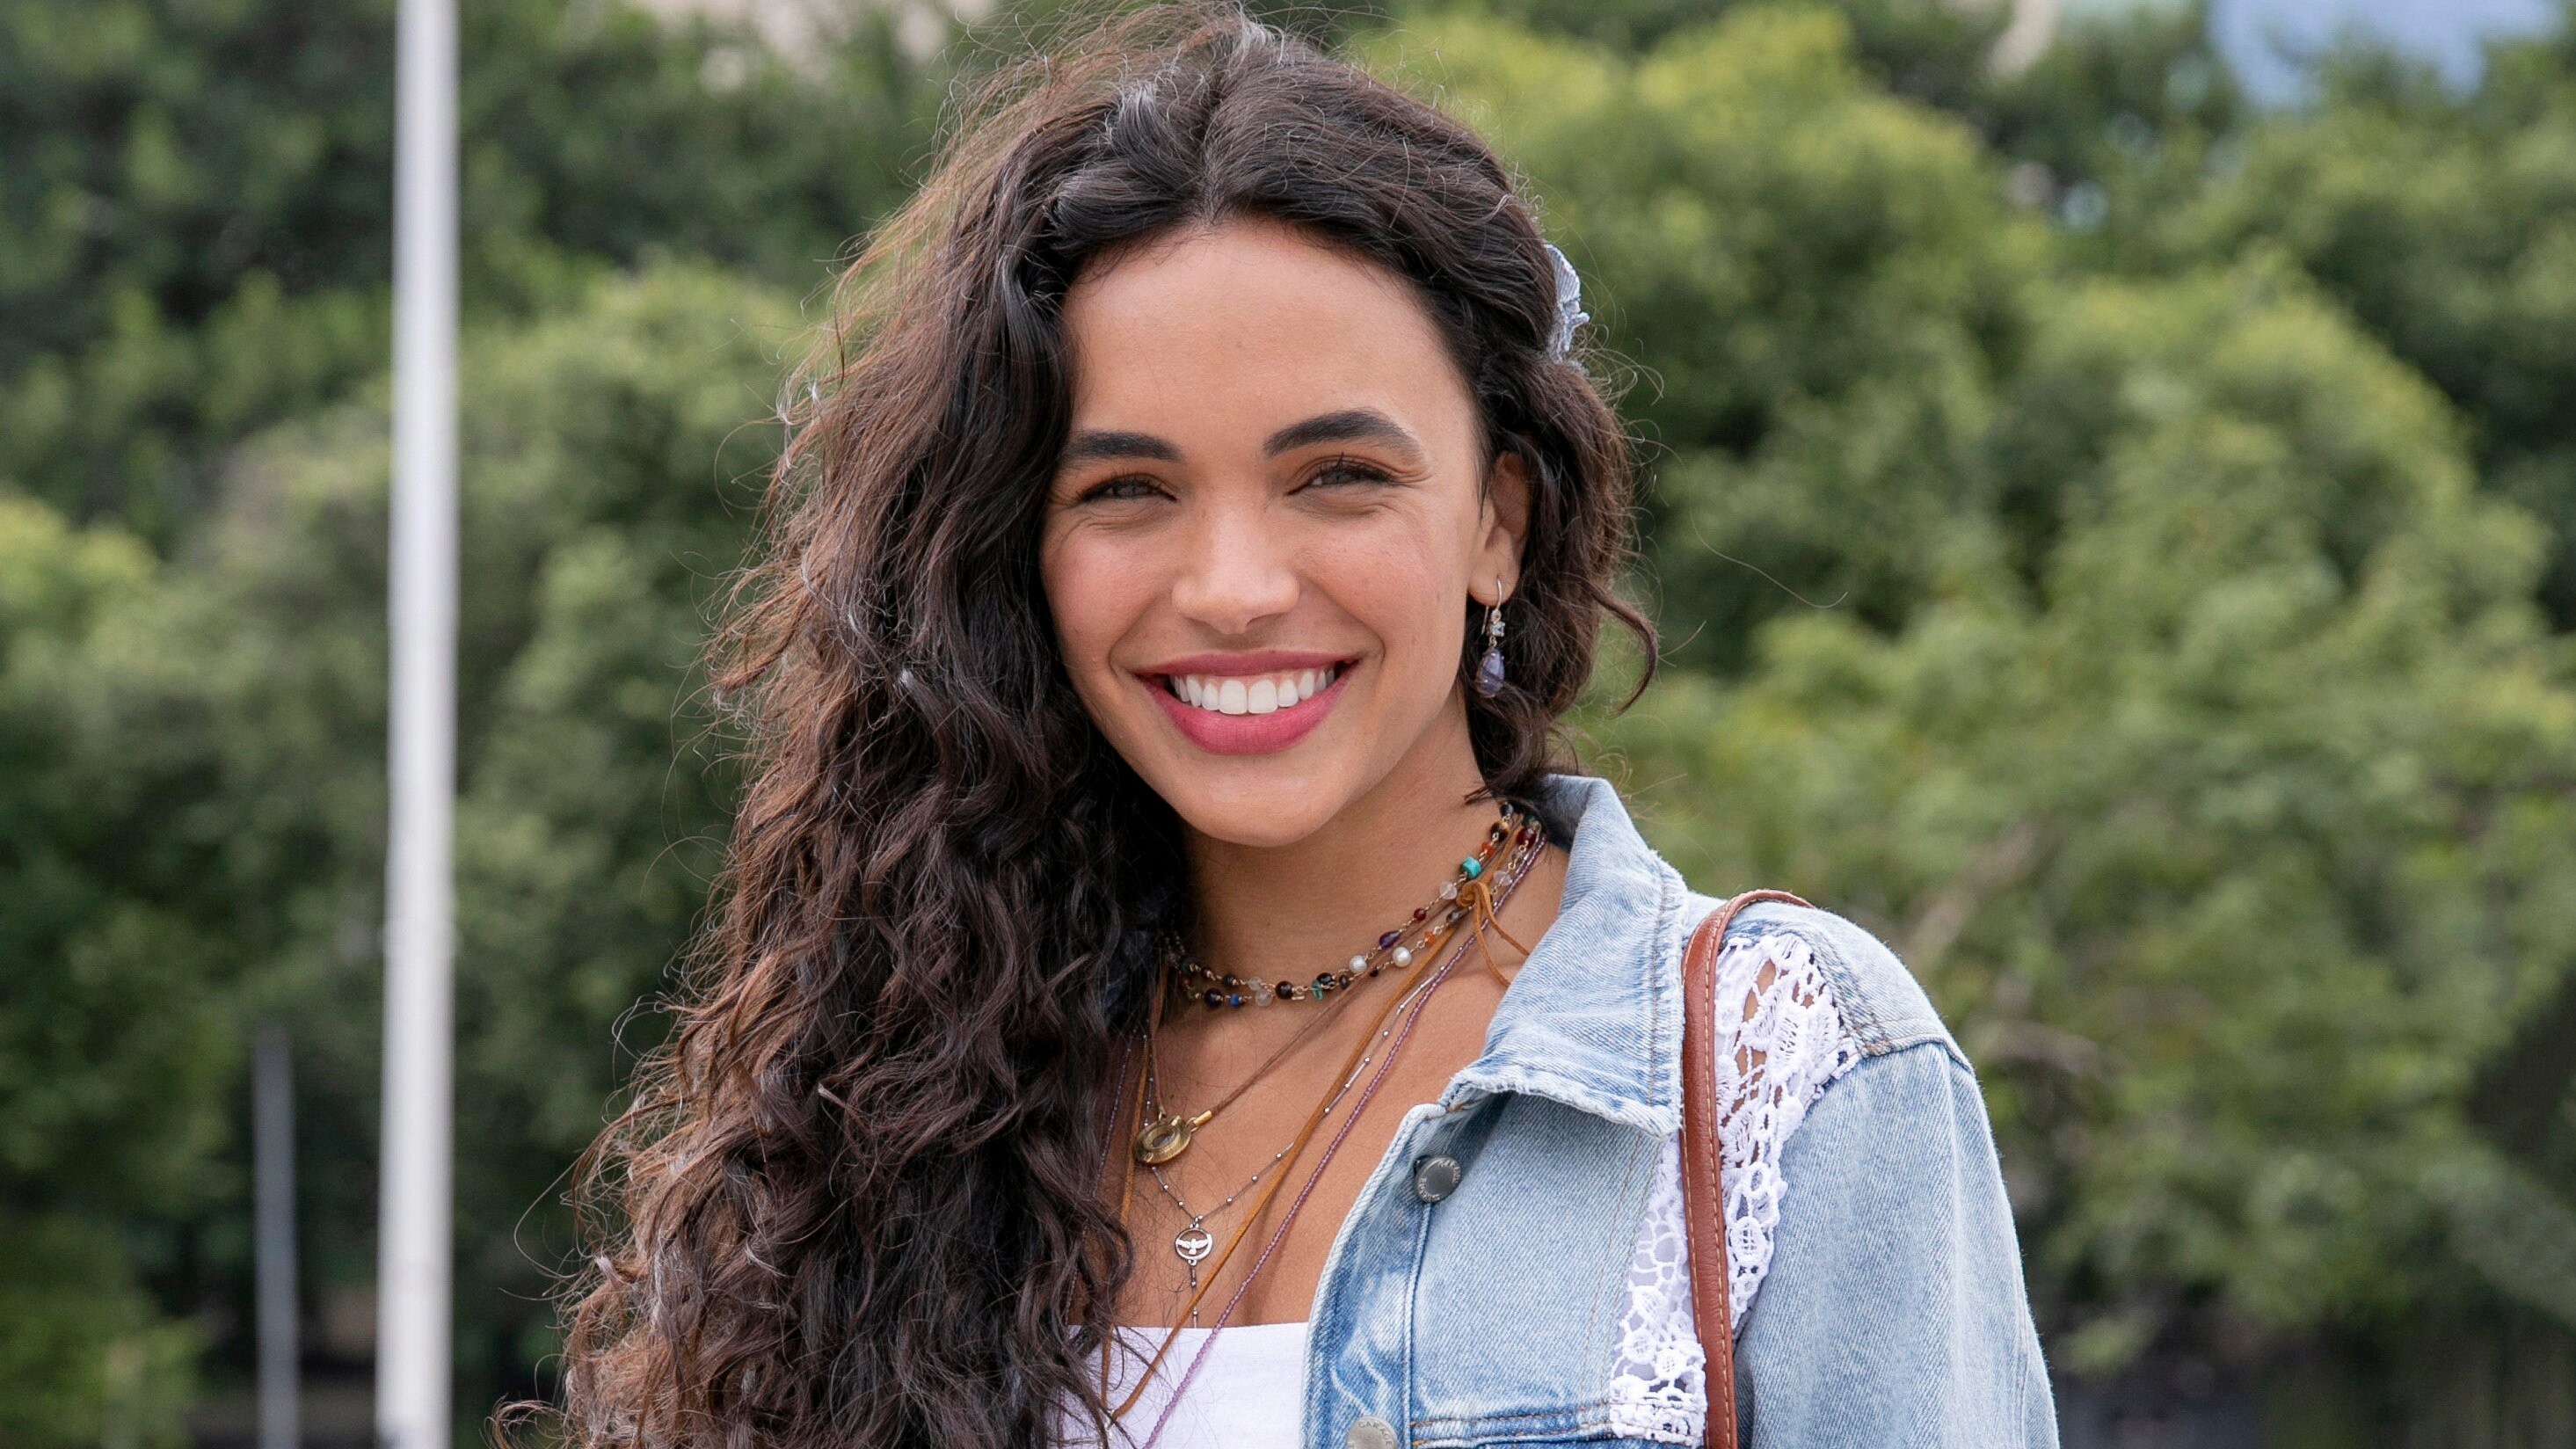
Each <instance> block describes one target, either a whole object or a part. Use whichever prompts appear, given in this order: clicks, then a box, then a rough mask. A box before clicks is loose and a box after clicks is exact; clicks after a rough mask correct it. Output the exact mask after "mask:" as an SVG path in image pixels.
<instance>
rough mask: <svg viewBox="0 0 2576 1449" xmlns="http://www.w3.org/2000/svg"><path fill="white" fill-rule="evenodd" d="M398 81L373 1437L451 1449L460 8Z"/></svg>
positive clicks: (396, 1447)
mask: <svg viewBox="0 0 2576 1449" xmlns="http://www.w3.org/2000/svg"><path fill="white" fill-rule="evenodd" d="M395 44H396V50H395V56H396V59H395V67H394V69H395V77H394V438H393V539H392V559H391V568H390V574H391V579H390V589H389V595H390V597H389V599H388V601H387V602H388V604H389V606H390V608H391V612H392V635H393V680H392V684H393V697H392V711H391V729H390V735H391V738H390V740H389V744H390V747H391V754H392V760H391V768H390V771H389V774H390V783H391V786H392V792H391V793H392V806H393V817H392V820H391V822H390V828H389V830H388V832H387V834H388V841H389V846H390V849H389V851H388V853H387V859H386V862H385V1079H384V1093H385V1101H384V1128H383V1135H384V1141H383V1144H382V1152H383V1185H382V1202H381V1204H380V1212H381V1224H382V1226H381V1229H380V1235H379V1238H378V1241H377V1248H376V1294H377V1309H376V1313H377V1319H376V1437H377V1441H378V1442H379V1443H380V1444H382V1445H384V1446H386V1449H448V1446H449V1437H448V1434H449V1430H448V1414H449V1403H448V1396H449V1391H450V1390H449V1363H448V1354H449V1348H448V1312H449V1305H448V1293H449V1286H448V1285H449V1281H450V1279H449V1275H450V1271H451V1267H450V1261H449V1255H450V1242H449V1239H450V1232H451V1227H450V1222H451V1218H450V1213H451V1209H450V1205H449V1195H450V1192H451V1190H452V1184H453V1181H454V1162H453V1160H452V1152H453V1133H454V1122H453V1113H454V1101H453V1093H454V1085H453V1084H454V1072H455V1062H454V1050H455V1043H454V1035H455V1025H454V1017H455V987H454V970H455V962H454V935H455V922H454V899H453V898H454V877H453V870H452V866H451V863H450V843H451V840H452V838H453V816H454V809H455V796H456V6H455V0H401V11H400V16H399V20H398V24H397V28H396V32H395Z"/></svg>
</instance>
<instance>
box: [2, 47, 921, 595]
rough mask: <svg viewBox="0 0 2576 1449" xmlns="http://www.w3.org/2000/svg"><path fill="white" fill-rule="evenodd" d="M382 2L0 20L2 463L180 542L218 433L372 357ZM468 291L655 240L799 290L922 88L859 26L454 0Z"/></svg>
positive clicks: (333, 394)
mask: <svg viewBox="0 0 2576 1449" xmlns="http://www.w3.org/2000/svg"><path fill="white" fill-rule="evenodd" d="M392 10H393V7H392V5H391V3H390V0H326V3H320V4H313V3H289V0H225V3H220V4H212V5H208V4H196V3H180V0H21V3H14V4H12V5H10V6H8V7H7V8H6V9H5V10H0V476H8V477H13V478H15V479H16V480H17V481H18V483H19V484H20V485H21V486H22V487H24V488H26V489H28V490H29V491H31V492H33V493H35V494H36V495H37V496H39V497H42V498H45V499H48V500H50V501H52V502H54V503H55V504H56V506H58V507H60V508H63V509H65V510H67V511H70V512H72V513H73V514H74V515H75V516H78V517H82V518H89V517H95V516H101V515H114V516H117V517H121V518H124V519H126V520H128V521H129V523H130V524H131V525H132V526H134V527H135V528H137V529H138V530H139V531H140V532H142V533H143V534H144V535H145V536H146V537H148V538H150V539H151V540H153V541H154V542H155V543H156V545H159V546H162V547H165V548H166V547H169V546H172V545H174V544H175V543H176V542H177V541H178V540H179V539H180V538H181V536H182V535H183V534H184V532H185V531H186V528H187V525H188V523H189V521H190V520H191V519H192V518H193V517H194V516H195V514H196V512H197V510H198V509H199V508H200V507H201V506H202V504H203V501H204V495H205V492H206V490H207V486H208V484H207V479H208V477H209V475H210V471H211V470H212V469H213V468H214V467H215V466H216V460H217V459H218V458H219V457H220V455H221V453H222V451H223V449H225V448H226V447H227V446H229V445H230V444H232V443H234V442H236V441H238V440H239V439H241V438H242V437H244V436H246V435H247V434H249V433H250V432H252V431H254V430H256V429H257V428H260V427H263V426H265V425H267V424H269V423H272V422H275V421H278V420H279V419H282V418H285V417H289V416H294V415H297V414H299V413H303V412H308V411H310V410H312V409H314V408H316V407H319V406H322V405H324V404H326V403H328V402H330V401H332V400H334V399H336V398H337V397H338V396H339V395H340V394H341V393H342V391H343V390H344V389H346V388H347V387H348V386H350V385H351V384H352V383H354V382H356V381H358V380H360V379H362V378H364V377H366V376H368V375H370V374H372V373H374V372H376V371H377V370H379V369H380V368H382V367H383V365H384V359H385V356H386V348H387V323H386V306H385V293H386V286H387V279H388V277H389V275H390V265H391V262H390V259H391V254H392V247H391V220H392V218H391V207H392V161H391V156H392V119H393V117H392V105H391V81H392V70H393V43H392V42H393V32H392ZM463 25H464V29H463V33H462V35H461V45H462V50H463V64H462V76H463V95H462V97H461V107H462V113H461V117H460V124H461V126H462V130H463V184H464V191H463V197H462V203H463V211H464V232H465V239H466V251H465V299H466V303H467V306H468V308H469V310H471V311H476V312H486V311H488V312H494V313H498V314H501V315H510V314H514V313H523V312H524V311H525V310H527V309H528V308H529V307H531V306H537V305H542V304H545V303H547V302H549V301H552V300H557V299H561V298H564V297H568V296H570V295H573V294H574V293H575V292H577V290H578V288H579V285H580V278H581V277H582V276H584V275H586V274H588V273H589V272H592V271H596V270H597V269H598V268H599V267H601V266H603V265H623V264H628V263H632V262H634V261H636V260H638V259H640V258H642V257H644V256H645V255H646V254H647V253H650V252H653V251H656V250H662V251H671V252H677V253H683V254H688V255H696V256H703V257H708V258H712V259H715V260H719V261H723V262H727V263H731V264H735V265H740V266H744V267H747V268H750V269H752V270H754V271H756V272H759V273H761V274H763V275H766V276H769V277H771V278H773V279H776V280H779V281H782V282H784V283H786V284H787V285H790V286H793V287H798V288H802V287H805V286H808V285H811V284H812V283H813V282H814V281H815V280H816V279H817V278H818V277H819V275H820V269H821V264H822V263H823V262H824V261H826V260H827V259H829V258H831V257H832V256H834V255H835V254H837V253H838V252H839V250H840V249H841V247H842V246H843V245H844V244H845V243H846V242H847V241H848V239H849V238H850V237H851V236H853V235H854V234H856V233H857V232H859V231H861V230H863V229H864V228H865V227H866V225H867V224H868V222H869V220H870V219H871V218H873V217H874V216H875V215H877V214H878V212H879V211H880V210H881V209H882V208H883V207H884V206H885V205H886V204H887V203H888V202H889V201H891V200H892V199H893V198H894V197H895V196H896V195H898V194H899V193H900V189H901V186H902V184H903V178H904V176H905V174H906V172H907V169H908V166H909V163H910V160H911V158H912V156H913V153H914V152H915V150H916V149H917V148H918V147H919V146H920V145H921V144H922V143H923V141H924V140H925V139H926V135H927V128H926V112H925V111H924V109H923V108H924V107H925V106H926V105H927V104H928V103H929V102H930V100H931V99H932V98H934V97H935V94H936V92H935V89H934V88H930V87H925V86H923V85H921V84H920V79H921V72H920V68H919V67H918V66H916V65H914V64H913V63H911V62H909V61H907V60H906V59H905V58H904V57H903V54H902V52H901V51H900V50H899V49H898V48H897V47H896V45H895V43H894V40H893V37H892V33H891V30H890V26H889V23H888V22H887V20H886V19H885V18H884V17H883V16H878V17H876V18H873V19H870V18H861V19H859V20H856V21H853V22H852V25H851V29H850V31H849V33H848V34H846V35H834V34H832V33H830V32H823V33H821V34H819V35H818V36H817V38H816V40H815V42H814V43H813V44H811V45H808V46H805V47H803V48H802V49H801V50H800V52H799V53H798V54H797V55H796V56H794V57H792V58H791V57H785V56H781V55H779V54H777V53H776V52H775V51H773V50H772V49H771V48H770V47H768V46H766V45H765V44H763V43H761V42H760V40H759V39H758V38H757V37H756V36H754V35H752V34H750V33H747V32H744V31H741V30H739V29H728V28H724V27H719V26H715V25H711V24H708V23H704V22H691V23H688V24H672V23H666V22H664V21H661V20H659V19H656V18H655V17H653V16H650V15H648V14H646V13H644V12H643V11H642V10H640V9H636V8H632V7H629V6H626V5H622V4H606V5H591V4H577V3H573V0H502V3H493V4H477V5H469V6H466V7H464V11H463Z"/></svg>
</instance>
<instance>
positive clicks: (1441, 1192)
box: [1413, 1157, 1464, 1202]
mask: <svg viewBox="0 0 2576 1449" xmlns="http://www.w3.org/2000/svg"><path fill="white" fill-rule="evenodd" d="M1463 1175H1464V1173H1463V1172H1462V1170H1461V1169H1460V1168H1459V1166H1458V1159H1457V1158H1454V1157H1426V1158H1423V1159H1422V1160H1421V1161H1419V1162H1417V1163H1415V1164H1413V1195H1414V1196H1415V1197H1418V1198H1420V1199H1422V1200H1423V1201H1424V1202H1438V1201H1440V1200H1441V1199H1442V1198H1444V1197H1447V1196H1448V1195H1449V1194H1451V1193H1453V1192H1456V1191H1457V1190H1458V1179H1459V1178H1460V1177H1461V1176H1463Z"/></svg>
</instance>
